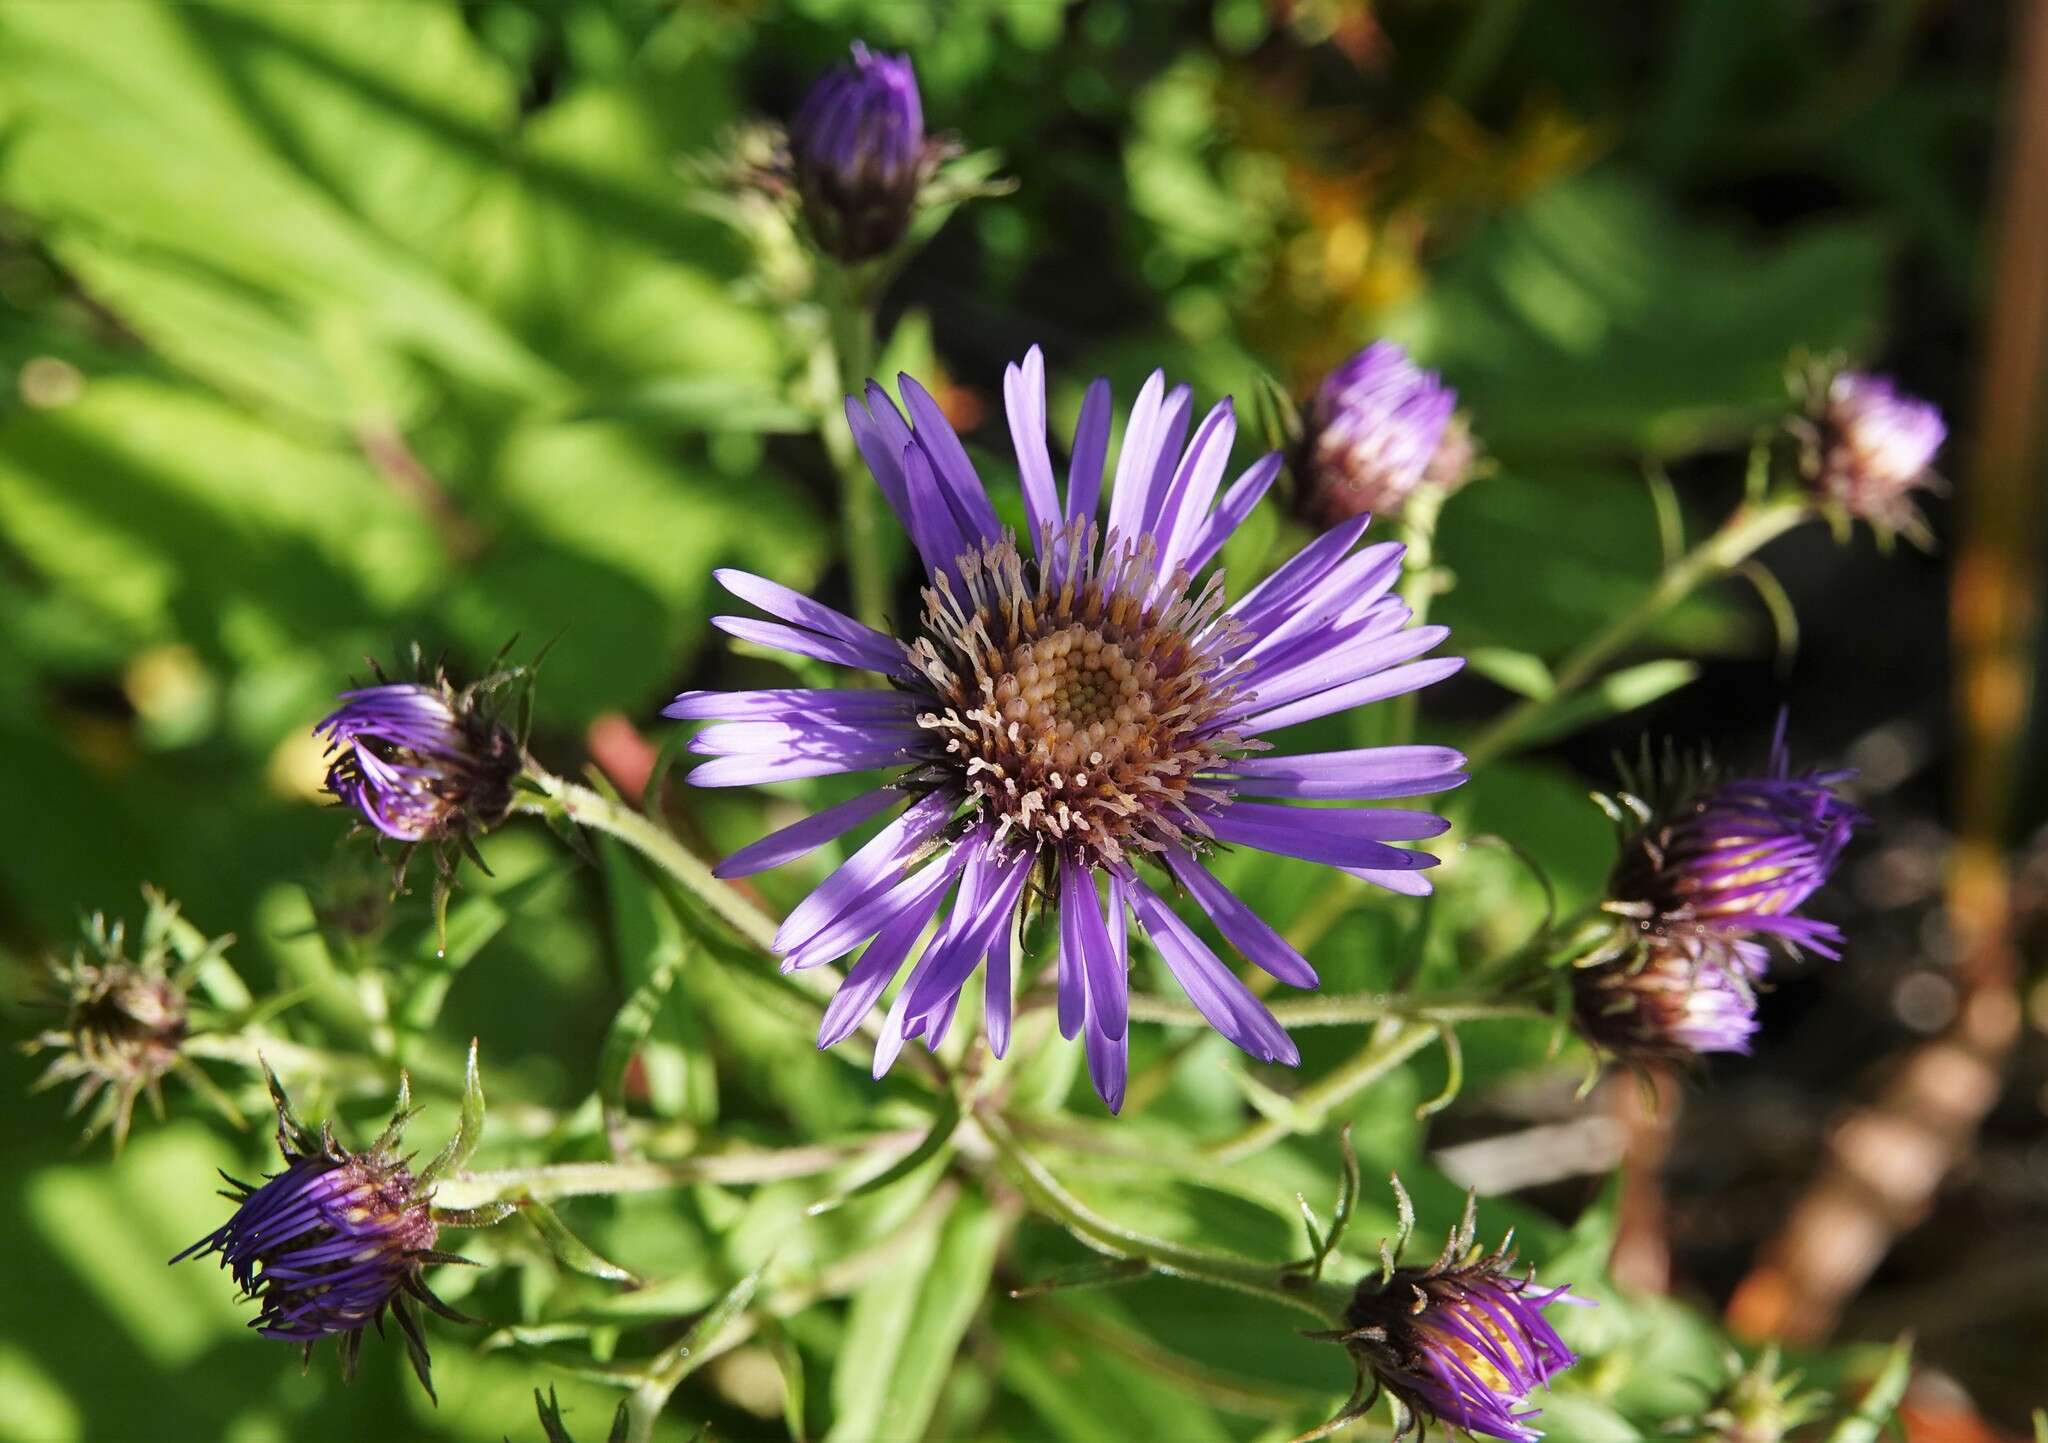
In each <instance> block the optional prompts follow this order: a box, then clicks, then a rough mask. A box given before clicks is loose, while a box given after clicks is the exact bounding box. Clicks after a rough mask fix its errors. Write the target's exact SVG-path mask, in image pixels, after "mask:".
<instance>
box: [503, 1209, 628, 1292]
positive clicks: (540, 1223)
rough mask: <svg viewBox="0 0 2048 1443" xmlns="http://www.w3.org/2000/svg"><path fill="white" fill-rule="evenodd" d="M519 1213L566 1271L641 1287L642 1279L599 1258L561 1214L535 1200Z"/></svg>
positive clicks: (609, 1281) (615, 1264)
mask: <svg viewBox="0 0 2048 1443" xmlns="http://www.w3.org/2000/svg"><path fill="white" fill-rule="evenodd" d="M519 1211H520V1213H521V1215H522V1216H524V1217H525V1219H526V1220H527V1221H528V1222H530V1223H532V1224H533V1230H534V1231H535V1232H537V1233H539V1234H540V1235H541V1240H542V1241H543V1242H545V1243H546V1244H547V1245H548V1251H549V1252H552V1253H553V1254H554V1255H555V1260H556V1261H557V1262H559V1263H561V1265H562V1266H563V1267H565V1268H569V1269H571V1270H573V1271H575V1272H579V1273H581V1274H583V1276H585V1277H586V1278H601V1279H603V1280H604V1281H605V1282H608V1283H625V1284H628V1285H629V1286H632V1287H638V1286H639V1284H640V1279H639V1278H637V1277H635V1276H634V1275H633V1274H632V1273H630V1272H628V1271H626V1269H624V1268H622V1267H620V1266H619V1265H618V1264H617V1263H614V1262H611V1261H609V1260H607V1259H605V1258H602V1257H600V1256H598V1254H597V1252H596V1251H595V1250H594V1249H593V1248H592V1247H591V1246H590V1244H588V1243H586V1242H584V1241H583V1239H581V1238H579V1237H577V1236H576V1234H574V1233H572V1232H570V1231H569V1225H568V1224H567V1223H565V1222H563V1221H562V1218H561V1214H559V1213H557V1212H556V1211H555V1210H554V1209H553V1208H551V1207H549V1206H548V1205H547V1204H546V1203H544V1202H535V1201H533V1200H531V1199H527V1200H525V1201H522V1202H521V1203H520V1205H519Z"/></svg>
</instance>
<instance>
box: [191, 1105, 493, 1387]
mask: <svg viewBox="0 0 2048 1443" xmlns="http://www.w3.org/2000/svg"><path fill="white" fill-rule="evenodd" d="M271 1092H272V1096H273V1097H274V1098H275V1099H276V1102H277V1147H278V1151H279V1152H280V1153H281V1154H283V1156H284V1161H285V1168H284V1171H282V1172H279V1173H273V1174H271V1175H270V1176H269V1177H268V1178H267V1179H266V1180H265V1181H264V1182H263V1183H262V1184H261V1185H260V1186H255V1187H252V1186H251V1185H250V1184H248V1183H245V1182H241V1181H238V1180H237V1179H235V1178H229V1179H228V1182H229V1183H230V1184H231V1185H232V1186H233V1187H234V1188H235V1192H234V1193H232V1194H228V1195H227V1196H229V1197H230V1198H231V1199H232V1200H233V1201H234V1203H235V1205H236V1206H235V1213H234V1216H233V1217H231V1218H229V1219H228V1220H227V1221H226V1222H225V1223H223V1224H222V1225H221V1226H220V1227H219V1228H217V1229H216V1230H215V1231H213V1232H211V1233H209V1234H207V1236H205V1237H203V1238H201V1239H200V1240H199V1241H198V1242H196V1243H194V1244H193V1245H192V1246H191V1247H189V1248H187V1249H185V1251H183V1252H182V1253H179V1254H178V1256H177V1257H175V1258H172V1259H171V1261H172V1262H174V1263H177V1262H182V1261H183V1260H184V1259H186V1258H189V1257H204V1256H206V1255H207V1254H209V1253H218V1254H220V1260H221V1265H222V1266H223V1267H225V1268H227V1269H228V1271H229V1272H231V1273H232V1274H233V1275H234V1279H235V1282H236V1283H238V1284H239V1285H240V1286H241V1289H242V1295H243V1296H244V1297H245V1298H252V1299H254V1300H255V1301H256V1303H257V1305H258V1306H257V1315H256V1317H255V1318H253V1319H251V1320H250V1324H249V1326H250V1327H252V1328H254V1329H256V1331H257V1332H259V1333H261V1334H262V1335H263V1336H264V1337H266V1338H277V1339H280V1340H283V1341H285V1342H292V1343H298V1344H299V1345H300V1346H301V1347H302V1348H303V1350H304V1353H305V1356H306V1357H307V1358H308V1359H310V1358H311V1357H312V1355H313V1345H314V1344H315V1343H317V1342H318V1341H320V1339H322V1338H326V1337H330V1336H338V1337H339V1338H340V1340H341V1344H340V1346H341V1369H342V1377H343V1378H344V1379H345V1380H347V1381H353V1380H354V1378H355V1372H356V1361H357V1359H358V1357H359V1356H360V1354H361V1352H362V1346H363V1330H364V1329H365V1328H367V1327H369V1326H371V1325H372V1324H375V1325H376V1327H377V1329H378V1331H379V1332H380V1333H381V1332H382V1331H383V1318H384V1314H385V1313H386V1312H387V1311H388V1312H389V1313H390V1314H391V1316H392V1317H393V1318H395V1319H396V1320H397V1322H398V1326H399V1330H400V1332H402V1333H403V1334H404V1336H405V1344H406V1352H407V1354H408V1355H409V1356H410V1358H411V1360H412V1365H413V1371H414V1372H415V1373H417V1374H418V1375H419V1380H420V1383H421V1385H422V1386H423V1387H425V1388H426V1390H427V1393H428V1395H429V1396H432V1394H433V1391H434V1385H433V1381H432V1379H431V1377H430V1376H429V1364H430V1359H429V1358H428V1356H427V1344H426V1338H425V1336H424V1335H423V1334H422V1332H421V1330H420V1324H419V1318H418V1317H417V1316H416V1313H415V1310H414V1308H413V1303H415V1302H417V1303H419V1304H422V1305H424V1306H425V1307H426V1308H428V1309H429V1310H430V1311H432V1312H435V1313H439V1314H440V1315H441V1316H443V1317H446V1318H451V1319H453V1320H454V1321H456V1322H470V1321H473V1320H472V1319H468V1318H464V1317H463V1316H462V1315H461V1314H460V1313H457V1312H455V1311H453V1310H452V1309H450V1308H449V1307H448V1306H447V1305H446V1304H444V1303H442V1302H441V1300H440V1299H439V1298H436V1297H435V1296H434V1295H433V1294H432V1293H431V1292H429V1291H428V1290H427V1286H426V1284H425V1283H424V1282H423V1281H422V1280H421V1274H422V1273H423V1271H424V1270H425V1268H426V1266H427V1265H428V1264H429V1263H442V1262H457V1263H459V1262H462V1261H463V1259H461V1258H459V1257H454V1256H451V1255H448V1254H444V1253H438V1252H436V1251H434V1241H435V1238H436V1236H437V1234H438V1233H439V1227H438V1225H437V1224H436V1223H435V1221H434V1216H433V1213H432V1211H431V1209H430V1206H429V1198H428V1195H427V1193H426V1191H425V1190H424V1189H422V1188H421V1187H420V1185H419V1183H418V1182H417V1180H416V1179H415V1178H414V1176H413V1172H412V1169H411V1167H409V1166H408V1165H407V1162H406V1160H405V1159H404V1158H403V1157H401V1156H400V1155H399V1152H398V1145H399V1141H400V1137H401V1135H402V1133H403V1131H404V1126H405V1123H406V1120H407V1119H408V1117H409V1116H410V1114H409V1113H408V1112H407V1111H406V1110H405V1098H404V1094H403V1092H401V1094H400V1103H399V1111H398V1115H397V1116H396V1117H395V1118H393V1120H392V1123H391V1126H390V1127H389V1128H388V1129H386V1131H385V1133H384V1135H383V1136H382V1137H380V1138H378V1139H377V1141H376V1142H375V1143H374V1144H372V1145H371V1146H370V1147H369V1148H367V1149H366V1150H364V1151H362V1152H351V1151H350V1150H349V1149H347V1148H345V1147H343V1146H342V1145H341V1144H340V1143H338V1142H336V1141H335V1139H334V1134H333V1132H332V1131H331V1130H330V1129H328V1128H326V1127H322V1128H321V1130H320V1133H319V1135H318V1137H314V1136H311V1135H310V1134H308V1133H307V1131H306V1130H305V1128H304V1127H303V1126H302V1125H301V1124H300V1122H299V1121H298V1119H297V1118H296V1117H294V1116H293V1115H292V1111H291V1107H290V1104H289V1103H287V1102H286V1101H285V1098H284V1094H283V1092H282V1090H281V1089H280V1088H279V1087H278V1084H277V1079H276V1078H275V1077H273V1078H272V1079H271Z"/></svg>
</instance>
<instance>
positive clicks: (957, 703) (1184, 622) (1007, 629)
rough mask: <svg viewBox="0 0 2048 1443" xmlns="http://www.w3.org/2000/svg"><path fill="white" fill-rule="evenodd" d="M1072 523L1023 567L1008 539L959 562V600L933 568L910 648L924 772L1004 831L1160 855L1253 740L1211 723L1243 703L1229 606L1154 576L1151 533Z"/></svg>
mask: <svg viewBox="0 0 2048 1443" xmlns="http://www.w3.org/2000/svg"><path fill="white" fill-rule="evenodd" d="M1096 539H1097V538H1096V535H1095V528H1094V527H1093V525H1092V524H1089V523H1086V522H1081V521H1076V522H1073V523H1070V524H1069V525H1068V526H1067V527H1066V529H1065V531H1064V532H1062V533H1060V534H1059V535H1058V537H1057V538H1056V544H1053V545H1048V546H1047V547H1046V548H1045V550H1044V552H1043V554H1045V555H1047V556H1049V557H1050V558H1051V561H1050V562H1049V563H1047V564H1040V563H1034V562H1027V561H1025V560H1024V559H1023V558H1022V557H1021V556H1020V555H1019V553H1018V551H1017V548H1016V545H1015V543H1014V542H1012V541H1011V540H1009V539H1008V538H1007V537H1006V538H1003V539H1001V540H998V541H993V542H988V543H985V544H984V545H982V546H980V547H977V548H976V549H974V550H972V551H970V552H968V553H967V554H966V555H965V556H964V557H963V558H962V564H961V568H960V570H961V582H960V588H961V589H960V591H959V592H956V591H955V589H954V585H953V582H952V580H951V578H949V577H948V576H946V575H944V574H943V573H942V574H940V575H939V576H938V577H937V578H936V579H935V581H934V583H933V585H931V586H929V587H927V588H926V589H925V592H924V601H925V610H924V635H923V636H922V637H920V638H919V639H918V640H917V642H916V643H915V644H913V645H912V646H911V648H910V654H911V660H912V662H913V664H914V665H915V667H916V669H917V671H918V674H919V676H920V677H921V678H922V679H923V680H924V682H925V683H926V684H927V685H928V686H929V687H930V688H931V691H932V702H931V705H930V706H928V707H926V708H924V709H921V710H920V711H919V712H918V713H917V724H918V725H919V726H920V727H922V728H924V729H925V730H927V731H928V732H930V733H931V734H932V740H933V742H934V745H935V748H936V759H935V762H934V765H933V770H936V771H939V772H942V773H944V774H946V775H947V777H948V779H949V780H953V781H955V782H956V784H957V785H958V786H959V787H960V788H961V789H962V790H964V791H965V793H966V794H967V795H968V796H969V797H970V798H971V799H973V800H974V801H975V802H976V803H978V805H979V807H980V809H981V811H982V813H983V815H984V816H985V817H987V818H989V819H991V820H993V821H994V822H995V823H996V826H997V834H998V836H1002V835H1007V834H1015V835H1018V836H1020V837H1023V838H1029V839H1034V840H1039V841H1044V842H1050V843H1055V844H1061V845H1066V846H1070V847H1075V848H1079V849H1080V850H1081V851H1082V852H1084V853H1085V854H1087V856H1088V857H1089V858H1090V859H1091V860H1092V861H1094V862H1097V863H1102V864H1108V863H1116V862H1121V861H1122V860H1123V859H1124V858H1125V856H1126V855H1127V854H1128V853H1130V852H1132V851H1138V852H1156V851H1161V850H1164V849H1165V848H1166V847H1168V846H1171V845H1173V844H1175V843H1177V842H1180V841H1183V840H1184V839H1186V838H1187V837H1188V836H1189V835H1190V834H1192V835H1194V836H1195V837H1198V838H1199V837H1206V836H1207V835H1208V828H1207V826H1206V825H1205V823H1204V821H1203V818H1202V813H1203V811H1204V809H1205V808H1206V807H1212V806H1214V805H1217V804H1220V803H1221V802H1223V801H1224V800H1226V799H1227V798H1228V795H1229V793H1228V791H1227V789H1226V788H1225V787H1224V786H1223V785H1222V784H1221V783H1220V782H1219V781H1216V780H1213V779H1212V780H1208V781H1204V780H1203V779H1202V778H1203V774H1204V773H1206V772H1210V771H1213V770H1214V768H1215V767H1216V766H1217V765H1218V763H1219V762H1220V761H1221V760H1222V759H1223V758H1225V757H1227V756H1232V755H1237V754H1241V753H1243V752H1244V751H1246V750H1248V749H1249V748H1250V746H1251V745H1252V744H1250V743H1248V742H1246V741H1245V740H1244V739H1243V738H1241V737H1239V736H1238V735H1237V734H1236V733H1235V732H1233V731H1232V730H1231V729H1230V728H1229V727H1228V726H1226V725H1223V724H1222V723H1221V722H1220V720H1219V718H1220V717H1221V716H1222V714H1223V713H1224V712H1225V711H1226V710H1227V709H1228V708H1229V706H1230V704H1231V703H1232V702H1234V701H1235V700H1237V699H1238V695H1239V693H1238V691H1237V689H1236V688H1235V687H1234V686H1233V685H1232V684H1231V678H1232V677H1233V676H1235V675H1237V674H1238V670H1239V668H1238V667H1237V666H1235V665H1234V664H1233V663H1232V661H1231V660H1230V657H1231V655H1232V653H1233V651H1234V650H1236V649H1239V647H1240V645H1241V642H1242V640H1243V633H1242V630H1241V628H1239V627H1237V626H1236V625H1235V624H1234V623H1233V622H1231V621H1230V619H1229V618H1227V617H1225V616H1224V615H1223V614H1222V612H1223V606H1224V595H1223V587H1222V583H1221V578H1220V577H1214V576H1212V577H1211V579H1210V581H1209V584H1208V585H1207V586H1205V587H1204V588H1203V589H1202V590H1201V591H1199V592H1197V593H1195V594H1194V595H1192V596H1190V595H1188V594H1187V588H1188V577H1187V575H1186V573H1185V572H1176V573H1175V574H1174V575H1173V576H1171V577H1167V578H1165V579H1164V581H1163V584H1162V578H1161V577H1160V576H1159V575H1158V572H1157V569H1156V567H1155V566H1154V564H1153V556H1154V551H1153V545H1152V542H1151V540H1150V539H1149V538H1147V539H1145V540H1143V541H1141V542H1140V543H1138V544H1137V545H1136V546H1131V545H1122V544H1119V543H1118V541H1117V538H1115V537H1111V538H1110V540H1109V544H1107V545H1104V546H1102V547H1100V548H1099V551H1100V555H1101V560H1100V561H1098V559H1097V557H1098V547H1097V545H1096Z"/></svg>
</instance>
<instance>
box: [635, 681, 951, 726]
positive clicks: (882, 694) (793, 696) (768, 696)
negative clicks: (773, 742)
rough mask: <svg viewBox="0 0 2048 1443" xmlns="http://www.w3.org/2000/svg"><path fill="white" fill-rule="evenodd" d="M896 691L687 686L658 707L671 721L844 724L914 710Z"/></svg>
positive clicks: (905, 714)
mask: <svg viewBox="0 0 2048 1443" xmlns="http://www.w3.org/2000/svg"><path fill="white" fill-rule="evenodd" d="M917 707H918V703H917V701H916V700H915V699H914V698H912V697H908V696H905V695H904V694H903V693H902V692H900V691H874V690H870V689H861V690H855V689H852V688H839V689H833V688H826V687H774V688H770V689H768V690H765V691H686V692H684V693H682V694H681V695H680V696H678V697H677V698H676V699H675V700H674V701H672V702H670V703H669V704H668V705H667V706H665V707H663V708H662V709H661V714H662V715H663V716H665V717H672V718H674V719H675V720H676V721H789V720H792V719H796V718H804V717H823V718H828V719H830V720H834V721H840V722H845V723H847V724H849V725H852V724H855V723H864V722H868V721H872V720H875V719H877V718H893V717H899V716H903V717H909V716H915V715H916V714H917Z"/></svg>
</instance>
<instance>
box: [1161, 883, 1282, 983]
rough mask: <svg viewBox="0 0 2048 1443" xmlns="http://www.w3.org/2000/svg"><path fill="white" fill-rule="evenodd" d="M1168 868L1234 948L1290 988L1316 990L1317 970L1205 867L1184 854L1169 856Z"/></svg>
mask: <svg viewBox="0 0 2048 1443" xmlns="http://www.w3.org/2000/svg"><path fill="white" fill-rule="evenodd" d="M1166 868H1167V870H1168V871H1170V872H1172V873H1173V875H1174V876H1175V877H1176V878H1177V879H1179V881H1180V884H1181V885H1182V886H1183V887H1185V888H1187V890H1188V895H1189V896H1191V897H1193V898H1194V899H1195V902H1196V904H1197V905H1198V906H1200V907H1201V909H1202V910H1203V911H1204V912H1207V913H1208V914H1209V920H1210V921H1212V922H1214V923H1215V924H1216V930H1217V931H1219V932H1221V933H1222V934H1223V936H1224V938H1225V940H1227V941H1228V942H1229V943H1230V945H1231V946H1233V947H1235V948H1236V949H1237V950H1238V951H1239V952H1242V953H1243V954H1244V956H1245V959H1246V960H1247V961H1249V962H1251V963H1252V964H1253V965H1254V966H1256V967H1258V968H1260V969H1261V970H1263V971H1266V972H1270V973H1272V974H1273V976H1275V977H1277V978H1279V979H1280V980H1281V981H1282V982H1285V983H1286V984H1287V985H1288V986H1290V987H1316V986H1319V985H1320V983H1319V981H1318V979H1317V977H1316V969H1315V968H1313V967H1311V966H1309V963H1308V959H1307V958H1306V957H1304V956H1302V955H1301V954H1300V953H1299V952H1297V951H1295V950H1294V948H1293V947H1292V946H1290V945H1289V944H1288V942H1287V940H1286V939H1285V938H1284V937H1282V936H1281V935H1280V934H1279V933H1278V932H1275V931H1274V930H1273V929H1272V928H1271V927H1270V926H1268V925H1267V923H1266V919H1265V918H1263V917H1261V916H1259V914H1258V913H1256V912H1254V911H1252V909H1251V908H1249V907H1247V906H1246V905H1245V904H1244V902H1243V901H1242V900H1241V899H1239V898H1238V896H1237V895H1236V894H1235V893H1233V892H1232V891H1231V890H1230V889H1229V888H1228V887H1226V886H1224V885H1223V884H1222V883H1221V882H1219V881H1217V880H1216V879H1215V878H1214V877H1212V876H1210V875H1209V872H1208V870H1207V869H1206V868H1205V867H1203V866H1202V864H1201V863H1200V862H1198V861H1196V860H1195V859H1194V857H1192V856H1190V855H1188V854H1187V853H1185V852H1168V853H1166Z"/></svg>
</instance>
